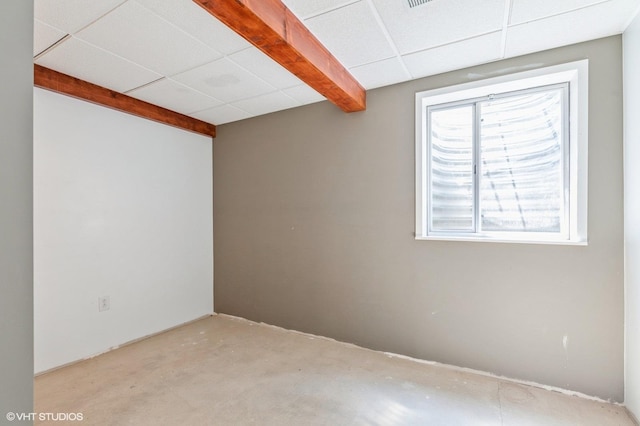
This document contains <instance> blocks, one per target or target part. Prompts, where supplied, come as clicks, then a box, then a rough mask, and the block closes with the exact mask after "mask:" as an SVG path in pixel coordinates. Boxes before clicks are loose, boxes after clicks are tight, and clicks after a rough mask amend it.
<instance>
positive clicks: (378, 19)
mask: <svg viewBox="0 0 640 426" xmlns="http://www.w3.org/2000/svg"><path fill="white" fill-rule="evenodd" d="M367 4H368V5H369V9H370V10H371V13H373V17H374V18H375V19H376V22H377V23H378V27H380V30H381V31H382V34H383V35H384V37H385V38H386V39H387V43H389V45H390V46H391V50H393V53H394V54H395V55H396V58H398V61H400V65H401V66H402V70H403V71H404V72H405V76H407V77H409V78H411V77H412V75H411V73H410V72H409V68H408V67H407V64H405V63H404V59H402V55H401V54H400V50H399V49H398V46H397V45H396V42H395V41H394V40H393V37H391V33H390V32H389V29H388V28H387V26H386V25H385V23H384V21H383V20H382V16H380V12H379V11H378V8H376V5H375V4H373V0H367ZM383 60H384V59H383Z"/></svg>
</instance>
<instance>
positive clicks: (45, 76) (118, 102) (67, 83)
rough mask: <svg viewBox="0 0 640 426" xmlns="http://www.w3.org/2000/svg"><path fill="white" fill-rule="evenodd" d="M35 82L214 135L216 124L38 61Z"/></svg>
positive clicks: (192, 130) (114, 107) (61, 91)
mask: <svg viewBox="0 0 640 426" xmlns="http://www.w3.org/2000/svg"><path fill="white" fill-rule="evenodd" d="M34 85H35V86H36V87H40V88H42V89H47V90H51V91H53V92H57V93H62V94H63V95H68V96H72V97H74V98H78V99H82V100H85V101H89V102H92V103H94V104H98V105H102V106H105V107H107V108H112V109H115V110H118V111H122V112H126V113H128V114H132V115H136V116H138V117H142V118H146V119H149V120H153V121H157V122H159V123H163V124H168V125H170V126H173V127H178V128H180V129H184V130H188V131H190V132H194V133H199V134H201V135H205V136H211V137H215V136H216V126H214V125H213V124H210V123H205V122H204V121H200V120H197V119H195V118H192V117H188V116H186V115H183V114H179V113H177V112H174V111H171V110H168V109H165V108H162V107H159V106H157V105H153V104H150V103H148V102H144V101H141V100H139V99H136V98H132V97H131V96H127V95H125V94H122V93H119V92H116V91H113V90H110V89H107V88H104V87H101V86H98V85H95V84H93V83H89V82H88V81H84V80H80V79H79V78H75V77H71V76H70V75H67V74H62V73H60V72H58V71H54V70H52V69H49V68H45V67H43V66H41V65H37V64H36V65H34Z"/></svg>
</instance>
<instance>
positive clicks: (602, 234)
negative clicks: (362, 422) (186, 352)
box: [214, 36, 623, 401]
mask: <svg viewBox="0 0 640 426" xmlns="http://www.w3.org/2000/svg"><path fill="white" fill-rule="evenodd" d="M584 58H588V59H589V60H590V71H589V72H590V75H589V77H590V83H589V90H590V114H589V115H590V122H589V212H588V214H589V245H588V246H587V247H577V246H553V245H532V244H504V243H482V242H442V241H415V240H414V238H413V231H414V94H415V92H417V91H421V90H425V89H431V88H437V87H442V86H447V85H452V84H456V83H461V82H465V81H468V80H469V79H470V78H477V76H478V75H481V76H487V77H489V76H495V75H499V74H503V73H506V72H514V71H517V70H520V69H526V68H531V67H539V66H546V65H553V64H559V63H563V62H568V61H573V60H579V59H584ZM621 79H622V58H621V37H619V36H617V37H611V38H607V39H602V40H597V41H593V42H589V43H583V44H579V45H575V46H570V47H565V48H560V49H555V50H552V51H547V52H542V53H537V54H533V55H528V56H523V57H519V58H515V59H509V60H505V61H501V62H496V63H492V64H488V65H484V66H479V67H474V68H472V69H466V70H460V71H455V72H451V73H447V74H442V75H438V76H434V77H429V78H425V79H421V80H417V81H413V82H408V83H403V84H400V85H395V86H391V87H386V88H381V89H377V90H373V91H370V92H369V93H368V108H367V111H366V112H362V113H355V114H344V113H342V112H341V111H340V110H339V109H338V108H336V107H334V106H333V105H330V104H329V103H327V102H323V103H319V104H314V105H309V106H306V107H302V108H297V109H292V110H289V111H284V112H280V113H275V114H271V115H267V116H262V117H258V118H254V119H250V120H246V121H242V122H237V123H231V124H228V125H224V126H220V127H219V128H218V137H217V138H216V139H215V142H214V193H215V194H216V195H215V199H214V233H215V256H214V259H215V309H216V311H217V312H222V313H228V314H232V315H238V316H242V317H246V318H249V319H252V320H258V321H264V322H267V323H270V324H276V325H279V326H283V327H287V328H292V329H297V330H302V331H305V332H311V333H316V334H320V335H324V336H330V337H333V338H336V339H339V340H343V341H347V342H353V343H356V344H359V345H362V346H365V347H369V348H374V349H380V350H385V351H391V352H396V353H400V354H405V355H410V356H414V357H418V358H422V359H427V360H434V361H439V362H444V363H448V364H453V365H457V366H463V367H470V368H475V369H479V370H484V371H489V372H492V373H496V374H501V375H505V376H509V377H513V378H518V379H525V380H533V381H536V382H539V383H543V384H548V385H553V386H559V387H562V388H567V389H571V390H576V391H580V392H584V393H587V394H590V395H596V396H599V397H603V398H611V399H613V400H616V401H622V399H623V227H622V219H623V217H622V191H623V188H622V83H621ZM565 336H566V342H567V347H566V349H565V347H564V346H563V340H564V339H565Z"/></svg>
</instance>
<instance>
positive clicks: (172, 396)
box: [35, 315, 634, 426]
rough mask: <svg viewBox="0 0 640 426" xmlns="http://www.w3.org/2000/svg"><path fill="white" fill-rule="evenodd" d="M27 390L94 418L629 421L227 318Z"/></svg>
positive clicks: (502, 384) (40, 408)
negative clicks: (32, 390) (33, 390)
mask: <svg viewBox="0 0 640 426" xmlns="http://www.w3.org/2000/svg"><path fill="white" fill-rule="evenodd" d="M35 392H36V412H39V413H82V414H83V418H84V421H83V422H81V424H92V425H94V424H95V425H125V424H132V425H244V424H257V425H445V426H449V425H452V426H458V425H477V426H480V425H482V426H490V425H501V426H502V425H519V426H521V425H571V426H575V425H581V426H584V425H594V426H607V425H634V422H633V421H632V420H631V418H630V417H629V416H628V414H627V413H626V411H625V409H624V408H623V407H620V406H617V405H613V404H607V403H602V402H597V401H591V400H587V399H582V398H578V397H575V396H568V395H564V394H560V393H557V392H551V391H547V390H542V389H538V388H535V387H529V386H524V385H520V384H515V383H511V382H508V381H504V380H498V379H494V378H490V377H484V376H480V375H476V374H472V373H467V372H461V371H456V370H453V369H450V368H446V367H443V366H439V365H430V364H425V363H419V362H415V361H412V360H408V359H402V358H398V357H390V356H388V355H386V354H383V353H380V352H375V351H370V350H367V349H362V348H358V347H355V346H352V345H347V344H343V343H339V342H334V341H331V340H328V339H323V338H314V337H312V336H308V335H304V334H300V333H296V332H289V331H286V330H282V329H278V328H275V327H271V326H267V325H262V324H257V323H253V322H250V321H246V320H242V319H239V318H234V317H229V316H224V315H216V316H213V317H211V318H206V319H203V320H200V321H197V322H194V323H191V324H188V325H186V326H183V327H180V328H177V329H175V330H172V331H168V332H166V333H163V334H160V335H157V336H154V337H151V338H149V339H146V340H143V341H140V342H138V343H134V344H132V345H129V346H126V347H123V348H120V349H118V350H115V351H111V352H109V353H106V354H104V355H101V356H99V357H96V358H93V359H90V360H87V361H83V362H81V363H77V364H75V365H72V366H70V367H65V368H62V369H59V370H56V371H53V372H50V373H47V374H45V375H42V376H39V377H37V378H36V381H35ZM78 423H79V422H74V424H78ZM36 424H38V422H36ZM40 424H42V423H40ZM55 424H61V422H56V423H55Z"/></svg>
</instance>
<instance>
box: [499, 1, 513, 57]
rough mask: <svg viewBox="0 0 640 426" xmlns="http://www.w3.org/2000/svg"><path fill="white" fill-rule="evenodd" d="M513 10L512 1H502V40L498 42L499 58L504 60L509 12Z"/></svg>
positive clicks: (509, 18)
mask: <svg viewBox="0 0 640 426" xmlns="http://www.w3.org/2000/svg"><path fill="white" fill-rule="evenodd" d="M512 10H513V0H504V16H503V19H502V38H501V40H500V57H501V58H504V55H505V54H506V52H507V29H508V28H509V21H510V20H511V12H512Z"/></svg>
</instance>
